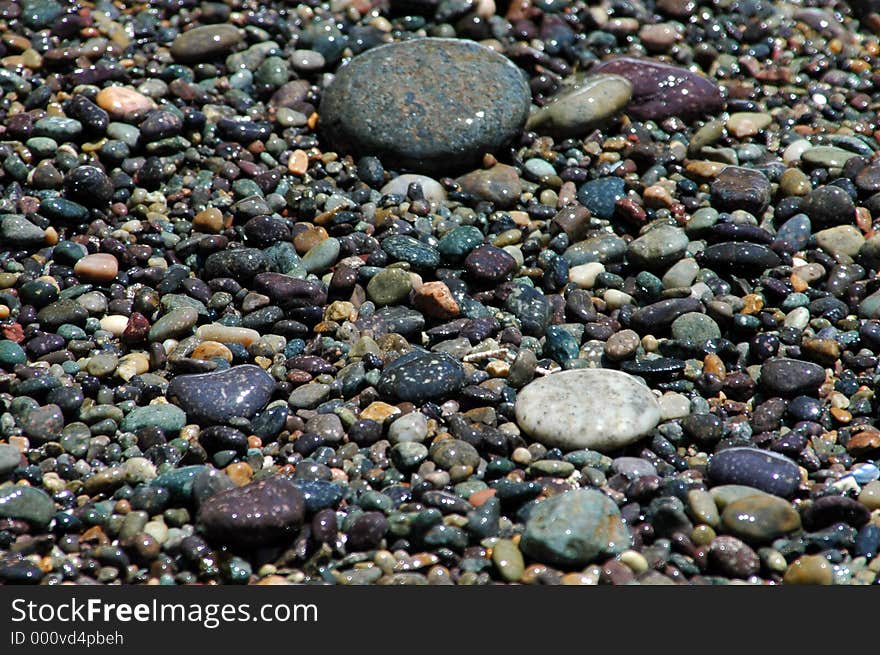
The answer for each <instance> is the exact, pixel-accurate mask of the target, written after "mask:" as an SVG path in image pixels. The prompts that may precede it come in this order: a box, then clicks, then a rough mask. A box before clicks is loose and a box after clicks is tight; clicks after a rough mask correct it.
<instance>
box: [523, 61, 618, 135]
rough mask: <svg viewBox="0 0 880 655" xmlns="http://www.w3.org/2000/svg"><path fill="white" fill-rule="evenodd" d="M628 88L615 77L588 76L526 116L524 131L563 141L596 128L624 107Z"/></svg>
mask: <svg viewBox="0 0 880 655" xmlns="http://www.w3.org/2000/svg"><path fill="white" fill-rule="evenodd" d="M631 97H632V85H631V84H630V83H629V81H627V80H626V79H625V78H623V77H621V76H619V75H602V74H600V75H592V76H589V77H586V78H584V79H583V80H580V81H578V82H575V83H574V84H572V85H571V86H570V87H569V88H566V89H564V90H563V91H562V92H560V93H558V94H557V95H555V96H553V97H552V98H551V100H550V102H549V103H547V104H546V105H544V106H543V107H541V108H540V109H539V110H537V111H535V112H533V113H532V114H531V115H530V116H529V120H528V123H527V125H526V129H528V130H533V131H536V132H540V133H542V134H549V135H550V136H553V137H556V138H560V139H567V138H569V137H576V136H583V135H586V134H588V133H589V132H590V131H592V130H594V129H597V128H600V127H602V126H603V125H605V123H606V122H607V121H608V120H609V119H610V118H612V117H614V116H616V115H617V114H618V113H619V112H620V111H621V110H622V109H623V108H624V107H626V105H627V103H628V102H629V100H630V98H631Z"/></svg>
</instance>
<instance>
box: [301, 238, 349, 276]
mask: <svg viewBox="0 0 880 655" xmlns="http://www.w3.org/2000/svg"><path fill="white" fill-rule="evenodd" d="M340 247H341V246H340V243H339V239H337V238H335V237H330V238H328V239H324V240H323V241H320V242H318V243H317V244H315V245H314V246H312V248H311V249H309V251H308V252H307V253H306V254H305V255H304V256H303V258H302V265H303V266H305V268H306V270H307V271H308V272H309V273H315V272H320V271H324V270H327V269H328V268H330V267H331V266H332V265H333V264H335V263H336V259H337V258H338V257H339V250H340Z"/></svg>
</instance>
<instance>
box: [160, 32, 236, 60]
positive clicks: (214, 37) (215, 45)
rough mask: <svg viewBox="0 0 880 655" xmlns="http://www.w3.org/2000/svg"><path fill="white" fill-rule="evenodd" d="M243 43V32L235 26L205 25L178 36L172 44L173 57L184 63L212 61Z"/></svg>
mask: <svg viewBox="0 0 880 655" xmlns="http://www.w3.org/2000/svg"><path fill="white" fill-rule="evenodd" d="M241 41H242V35H241V32H240V31H239V30H238V28H237V27H235V26H234V25H228V24H220V25H204V26H202V27H196V28H194V29H191V30H187V31H186V32H183V33H182V34H178V35H177V36H176V37H175V39H174V41H173V42H172V44H171V56H172V57H174V59H175V60H176V61H180V62H183V63H195V62H202V61H210V60H211V59H214V58H216V57H220V56H222V55H225V54H227V53H228V52H230V51H231V50H232V49H233V48H234V47H235V46H236V45H238V44H239V43H241Z"/></svg>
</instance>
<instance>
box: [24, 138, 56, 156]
mask: <svg viewBox="0 0 880 655" xmlns="http://www.w3.org/2000/svg"><path fill="white" fill-rule="evenodd" d="M25 145H26V146H27V147H28V148H30V149H31V151H32V152H33V153H34V154H35V155H37V156H39V157H50V156H51V155H53V154H55V151H56V150H58V142H57V141H55V139H49V138H47V137H44V136H36V137H34V138H33V139H28V140H27V143H25Z"/></svg>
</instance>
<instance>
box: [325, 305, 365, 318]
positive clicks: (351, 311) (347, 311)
mask: <svg viewBox="0 0 880 655" xmlns="http://www.w3.org/2000/svg"><path fill="white" fill-rule="evenodd" d="M356 318H357V311H356V310H355V308H354V305H353V304H352V303H350V302H348V301H345V300H335V301H333V302H332V303H330V305H329V306H328V307H327V309H326V310H324V320H325V321H353V320H355V319H356Z"/></svg>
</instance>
